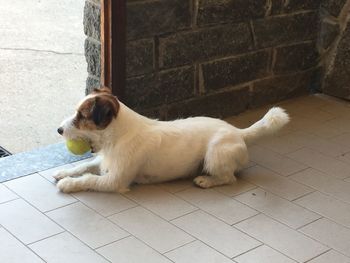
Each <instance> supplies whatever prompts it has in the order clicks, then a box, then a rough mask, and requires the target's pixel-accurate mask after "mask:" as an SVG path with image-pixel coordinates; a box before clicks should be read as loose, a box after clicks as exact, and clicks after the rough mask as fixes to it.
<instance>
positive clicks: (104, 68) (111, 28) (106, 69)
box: [101, 0, 126, 99]
mask: <svg viewBox="0 0 350 263" xmlns="http://www.w3.org/2000/svg"><path fill="white" fill-rule="evenodd" d="M101 85H102V86H105V87H108V88H110V89H111V90H112V93H113V94H114V95H116V96H118V97H119V98H121V99H122V98H123V97H124V91H125V85H126V0H101Z"/></svg>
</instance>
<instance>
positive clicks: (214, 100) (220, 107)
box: [167, 87, 249, 120]
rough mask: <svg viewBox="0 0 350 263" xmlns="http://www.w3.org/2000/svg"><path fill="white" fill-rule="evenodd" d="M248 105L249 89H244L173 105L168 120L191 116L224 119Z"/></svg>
mask: <svg viewBox="0 0 350 263" xmlns="http://www.w3.org/2000/svg"><path fill="white" fill-rule="evenodd" d="M248 103H249V87H243V88H240V89H233V90H229V91H225V92H220V93H216V94H211V95H206V96H200V97H195V98H193V99H191V100H188V101H184V102H181V103H177V104H172V105H170V106H169V108H168V115H167V119H168V120H173V119H178V118H184V117H191V116H209V117H216V118H224V117H228V116H232V115H234V114H238V113H240V112H242V111H244V110H246V109H247V106H248Z"/></svg>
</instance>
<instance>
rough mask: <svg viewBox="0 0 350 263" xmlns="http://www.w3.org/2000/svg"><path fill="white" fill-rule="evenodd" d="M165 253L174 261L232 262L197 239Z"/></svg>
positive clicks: (176, 262) (177, 262) (189, 262)
mask: <svg viewBox="0 0 350 263" xmlns="http://www.w3.org/2000/svg"><path fill="white" fill-rule="evenodd" d="M165 255H166V256H167V257H168V258H170V259H171V260H172V261H173V262H175V263H193V262H200V263H232V260H230V259H229V258H227V257H225V256H224V255H222V254H220V253H219V252H217V251H216V250H214V249H212V248H211V247H209V246H207V245H205V244H204V243H202V242H200V241H198V240H197V241H195V242H192V243H190V244H187V245H185V246H183V247H180V248H177V249H175V250H173V251H170V252H168V253H166V254H165Z"/></svg>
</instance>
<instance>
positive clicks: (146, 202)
mask: <svg viewBox="0 0 350 263" xmlns="http://www.w3.org/2000/svg"><path fill="white" fill-rule="evenodd" d="M126 196H127V197H128V198H130V199H131V200H133V201H135V202H137V203H138V204H140V205H142V206H143V207H145V208H147V209H148V210H151V211H152V212H153V213H155V214H157V215H159V216H160V217H162V218H164V219H165V220H171V219H174V218H176V217H179V216H182V215H185V214H187V213H190V212H192V211H194V210H197V208H196V207H194V206H192V205H190V204H189V203H187V202H185V201H184V200H182V199H180V198H178V197H177V196H175V195H173V194H171V193H169V192H167V191H165V190H163V189H161V188H159V187H156V186H154V185H138V186H136V187H134V188H132V190H131V191H130V192H128V193H126Z"/></svg>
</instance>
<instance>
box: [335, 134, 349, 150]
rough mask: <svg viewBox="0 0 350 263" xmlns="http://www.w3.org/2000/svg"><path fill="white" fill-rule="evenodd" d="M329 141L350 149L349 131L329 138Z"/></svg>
mask: <svg viewBox="0 0 350 263" xmlns="http://www.w3.org/2000/svg"><path fill="white" fill-rule="evenodd" d="M330 141H331V142H333V143H337V144H339V145H343V146H344V147H347V148H348V149H350V132H346V133H343V134H341V135H339V136H335V137H333V138H331V139H330Z"/></svg>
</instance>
